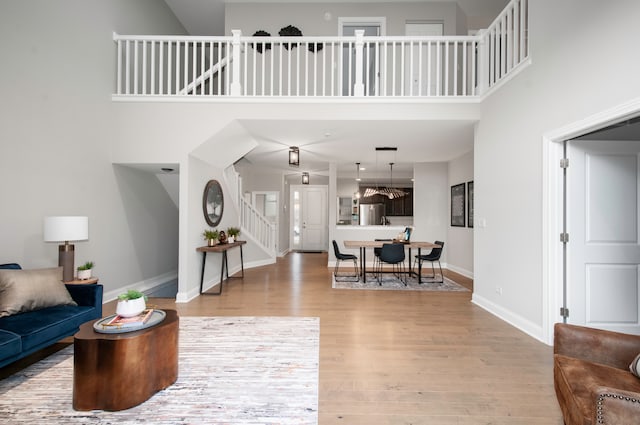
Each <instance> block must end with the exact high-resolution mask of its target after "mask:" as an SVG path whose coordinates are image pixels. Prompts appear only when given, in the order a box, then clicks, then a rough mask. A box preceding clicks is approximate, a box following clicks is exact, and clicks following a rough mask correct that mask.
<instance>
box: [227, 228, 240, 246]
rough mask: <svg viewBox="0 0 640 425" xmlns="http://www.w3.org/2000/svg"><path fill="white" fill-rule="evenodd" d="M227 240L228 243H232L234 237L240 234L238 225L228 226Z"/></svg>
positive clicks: (234, 239)
mask: <svg viewBox="0 0 640 425" xmlns="http://www.w3.org/2000/svg"><path fill="white" fill-rule="evenodd" d="M227 235H228V236H227V240H228V241H229V243H234V242H235V241H236V238H237V237H238V236H240V228H239V227H233V226H232V227H229V228H228V229H227Z"/></svg>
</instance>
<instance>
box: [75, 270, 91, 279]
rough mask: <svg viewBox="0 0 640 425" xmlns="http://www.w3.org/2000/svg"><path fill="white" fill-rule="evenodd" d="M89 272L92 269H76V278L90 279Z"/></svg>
mask: <svg viewBox="0 0 640 425" xmlns="http://www.w3.org/2000/svg"><path fill="white" fill-rule="evenodd" d="M91 272H92V270H91V269H89V270H78V277H77V279H78V280H87V279H91Z"/></svg>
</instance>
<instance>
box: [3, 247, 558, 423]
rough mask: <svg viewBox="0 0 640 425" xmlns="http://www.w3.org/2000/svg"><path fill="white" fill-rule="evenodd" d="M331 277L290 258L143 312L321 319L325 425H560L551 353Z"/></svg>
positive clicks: (496, 329)
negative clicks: (342, 286) (215, 290)
mask: <svg viewBox="0 0 640 425" xmlns="http://www.w3.org/2000/svg"><path fill="white" fill-rule="evenodd" d="M331 271H332V269H330V268H327V255H326V254H298V253H294V254H289V255H288V256H286V257H285V258H283V259H279V260H278V262H277V264H275V265H270V266H265V267H260V268H255V269H249V270H246V271H245V277H244V279H232V280H229V281H228V283H225V286H224V290H223V292H222V295H221V296H217V297H213V296H200V297H198V298H197V299H195V300H193V301H191V302H189V303H181V304H176V303H175V302H174V301H173V300H172V299H165V298H153V299H151V300H150V303H154V304H156V305H157V306H158V307H159V308H175V309H177V310H178V313H179V314H180V315H181V316H314V317H319V318H320V370H319V414H318V418H319V424H320V425H332V424H348V425H365V424H366V425H387V424H393V425H396V424H414V425H415V424H429V425H432V424H433V425H453V424H456V425H471V424H474V425H476V424H492V425H525V424H527V425H528V424H535V425H549V424H552V425H562V423H563V422H562V418H561V414H560V409H559V407H558V403H557V401H556V398H555V393H554V390H553V362H552V348H551V347H548V346H546V345H544V344H542V343H540V342H538V341H536V340H534V339H533V338H531V337H529V336H527V335H525V334H524V333H522V332H520V331H519V330H517V329H515V328H513V327H511V326H510V325H508V324H506V323H505V322H503V321H501V320H499V319H497V318H495V317H494V316H492V315H491V314H489V313H487V312H486V311H484V310H482V309H481V308H479V307H477V306H475V305H474V304H472V303H471V292H399V291H358V290H336V289H332V288H331ZM445 274H446V275H448V276H449V277H450V278H451V279H453V280H455V281H456V282H458V283H460V284H463V285H465V286H467V287H468V288H471V287H472V285H473V282H472V281H471V280H469V279H466V278H464V277H462V276H460V275H457V274H455V273H452V272H445ZM114 311H115V302H110V303H107V304H106V305H105V308H104V315H108V314H111V313H113V312H114ZM32 361H34V360H32ZM23 364H24V363H23ZM16 367H24V366H21V365H20V364H18V365H14V366H12V367H11V368H6V369H5V370H1V369H0V372H5V373H10V370H11V369H13V370H15V368H16ZM0 375H1V373H0Z"/></svg>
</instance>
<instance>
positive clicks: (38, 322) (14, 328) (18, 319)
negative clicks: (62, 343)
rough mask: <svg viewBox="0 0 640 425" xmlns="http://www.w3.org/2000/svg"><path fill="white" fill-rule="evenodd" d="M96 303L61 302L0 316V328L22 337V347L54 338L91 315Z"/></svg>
mask: <svg viewBox="0 0 640 425" xmlns="http://www.w3.org/2000/svg"><path fill="white" fill-rule="evenodd" d="M94 314H95V307H83V306H77V307H76V306H69V305H61V306H55V307H49V308H45V309H41V310H37V311H31V312H28V313H20V314H14V315H12V316H7V317H2V318H0V329H4V330H6V331H9V332H12V333H14V334H17V335H19V336H20V337H21V338H22V350H23V351H28V350H31V349H33V348H34V347H38V346H40V345H42V344H43V343H50V341H57V340H59V339H61V338H64V337H65V336H69V335H73V334H74V333H76V332H77V330H78V328H79V327H80V325H81V324H83V323H85V322H88V321H90V320H92V319H94Z"/></svg>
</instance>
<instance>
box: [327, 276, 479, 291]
mask: <svg viewBox="0 0 640 425" xmlns="http://www.w3.org/2000/svg"><path fill="white" fill-rule="evenodd" d="M338 279H339V280H338V281H336V278H335V275H332V285H331V287H332V288H335V289H370V290H376V291H452V292H465V291H469V289H467V288H465V287H464V286H462V285H460V284H457V283H455V282H454V281H452V280H451V279H447V278H446V277H445V278H444V282H442V283H437V282H433V279H428V278H425V277H424V276H423V277H422V283H418V278H417V277H415V276H410V277H408V278H407V285H406V286H405V284H404V283H403V282H401V281H400V279H399V278H397V277H396V276H394V275H393V274H392V273H383V274H382V277H381V280H382V285H380V284H379V283H378V280H377V279H376V276H375V274H373V273H367V282H366V283H363V282H362V281H361V280H359V281H357V282H349V281H346V280H345V281H343V279H344V278H343V277H342V276H338Z"/></svg>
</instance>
